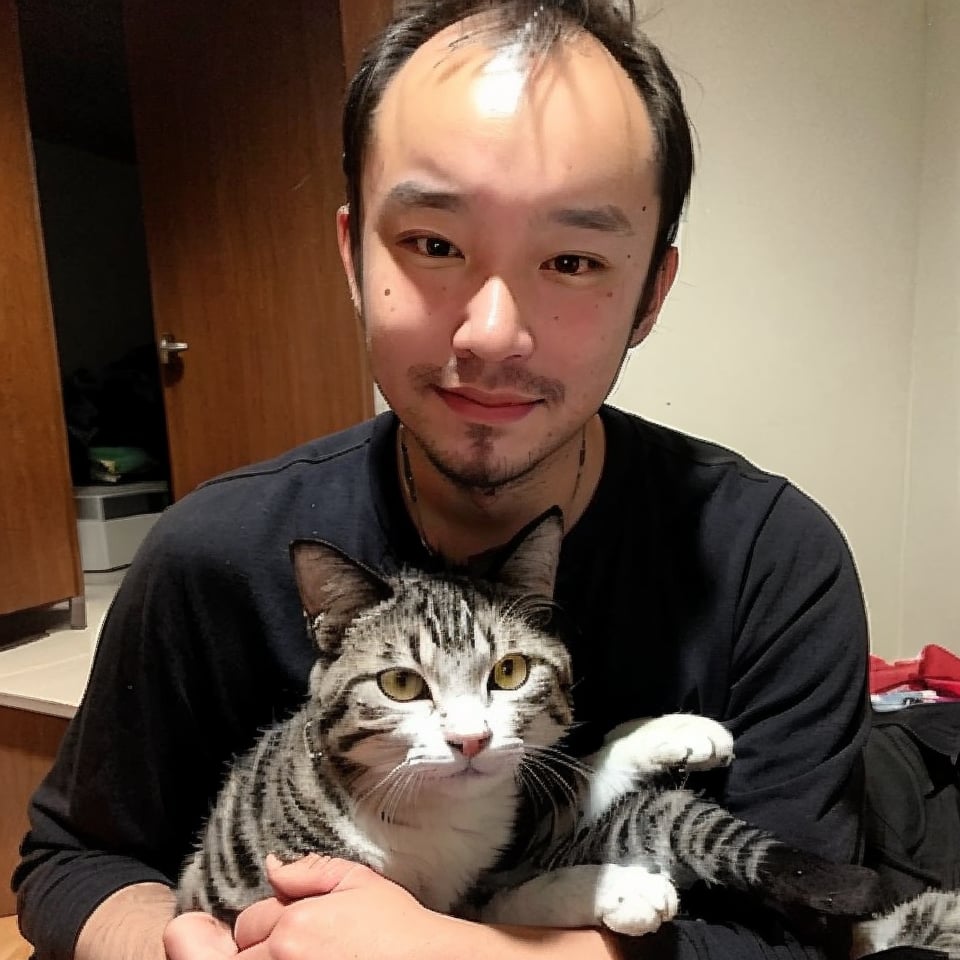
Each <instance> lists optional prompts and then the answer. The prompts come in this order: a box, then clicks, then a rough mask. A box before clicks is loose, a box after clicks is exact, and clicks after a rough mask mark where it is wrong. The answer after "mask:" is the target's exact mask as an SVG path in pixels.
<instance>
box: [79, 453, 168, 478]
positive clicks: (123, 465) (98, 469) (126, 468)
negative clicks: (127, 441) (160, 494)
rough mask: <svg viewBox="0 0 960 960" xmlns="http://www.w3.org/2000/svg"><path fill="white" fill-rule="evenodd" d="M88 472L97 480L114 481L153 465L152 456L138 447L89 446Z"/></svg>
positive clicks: (133, 474) (141, 471)
mask: <svg viewBox="0 0 960 960" xmlns="http://www.w3.org/2000/svg"><path fill="white" fill-rule="evenodd" d="M88 456H89V460H90V473H91V475H92V476H93V477H95V478H96V479H97V480H104V481H107V482H108V483H116V482H117V481H119V480H122V479H123V478H124V477H128V476H131V475H132V476H135V475H137V474H139V473H143V471H144V470H149V469H150V468H151V467H153V466H154V460H153V458H152V457H151V456H150V455H149V454H148V453H147V452H146V451H145V450H142V449H141V448H140V447H91V448H90V449H89V451H88Z"/></svg>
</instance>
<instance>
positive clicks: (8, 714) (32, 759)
mask: <svg viewBox="0 0 960 960" xmlns="http://www.w3.org/2000/svg"><path fill="white" fill-rule="evenodd" d="M66 728H67V721H66V720H65V719H63V718H62V717H50V716H47V715H46V714H42V713H32V712H30V711H28V710H14V709H11V708H10V707H0V784H2V785H3V788H2V789H0V877H2V878H3V882H2V883H0V916H4V915H7V914H11V913H14V912H15V911H16V908H17V904H16V898H15V897H14V895H13V893H12V892H11V890H10V880H9V878H10V875H11V874H12V873H13V869H14V867H15V866H16V865H17V863H19V861H20V854H19V850H20V841H21V840H22V839H23V835H24V834H25V833H26V831H27V802H28V801H29V799H30V796H31V795H32V793H33V791H34V790H36V788H37V786H38V785H39V783H40V781H41V780H42V779H43V778H44V777H45V776H46V774H47V771H48V770H49V769H50V767H51V765H52V764H53V760H54V757H56V755H57V749H58V748H59V746H60V740H61V739H62V738H63V734H64V731H65V730H66Z"/></svg>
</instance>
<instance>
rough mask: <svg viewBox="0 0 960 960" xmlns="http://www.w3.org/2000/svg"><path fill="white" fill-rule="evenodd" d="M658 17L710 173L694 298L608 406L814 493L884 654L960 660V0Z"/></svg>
mask: <svg viewBox="0 0 960 960" xmlns="http://www.w3.org/2000/svg"><path fill="white" fill-rule="evenodd" d="M658 6H659V13H657V14H656V15H654V16H652V17H651V19H650V20H649V21H648V23H647V29H648V31H649V32H650V34H651V35H652V36H653V37H654V39H656V40H657V41H658V42H659V43H660V44H661V46H662V48H663V49H664V52H665V53H666V55H667V57H668V59H669V60H670V62H671V63H672V65H673V66H674V67H675V69H676V70H677V72H678V75H679V77H680V79H681V83H682V85H683V87H684V89H685V94H686V98H687V103H688V107H689V110H690V113H691V116H692V119H693V122H694V125H695V127H696V130H697V134H698V139H699V150H698V160H699V169H698V172H697V175H696V178H695V182H694V192H693V196H692V198H691V204H690V210H689V215H688V220H687V223H686V224H685V226H684V230H683V234H682V238H681V250H682V267H681V272H680V277H679V281H678V284H677V286H676V287H675V290H674V292H673V293H672V294H671V297H670V300H669V301H668V305H667V308H666V309H665V310H664V313H663V316H662V318H661V322H660V324H659V325H658V328H657V329H656V331H655V332H654V334H653V335H652V336H651V337H650V339H649V340H648V341H647V343H646V344H644V345H643V347H641V348H640V349H639V350H637V351H634V354H633V355H632V356H631V358H630V360H629V362H628V364H627V367H626V369H625V371H624V373H623V374H622V376H621V380H620V383H619V385H618V388H617V390H616V391H615V393H614V395H613V398H612V399H613V402H615V403H617V404H618V405H620V406H623V407H626V408H628V409H632V410H636V411H638V412H640V413H642V414H644V415H646V416H648V417H650V418H651V419H654V420H659V421H662V422H666V423H669V424H672V425H675V426H678V427H679V428H681V429H684V430H687V431H689V432H692V433H695V434H699V435H702V436H707V437H710V438H712V439H715V440H718V441H720V442H721V443H725V444H727V445H728V446H731V447H734V448H736V449H738V450H740V451H741V452H743V453H744V454H746V455H747V456H748V457H750V458H751V459H753V460H754V461H756V462H757V463H759V464H760V465H761V466H764V467H766V468H768V469H771V470H774V471H777V472H781V473H784V474H786V475H787V476H789V477H791V478H792V479H793V480H794V481H795V482H796V483H798V484H799V485H800V486H801V487H802V488H804V489H805V490H807V491H808V492H809V493H810V494H812V495H813V496H814V497H815V498H816V499H817V500H819V501H820V502H821V503H822V504H823V505H824V506H825V507H826V508H827V509H828V511H829V512H830V513H831V514H832V515H833V516H834V518H835V519H836V520H837V521H838V523H839V524H840V526H841V527H842V529H843V530H844V532H845V534H846V535H847V538H848V539H849V541H850V543H851V545H852V547H853V550H854V553H855V556H856V559H857V563H858V566H859V568H860V572H861V576H862V578H863V582H864V588H865V592H866V596H867V601H868V608H869V613H870V620H871V630H872V637H873V645H874V649H875V650H876V652H877V653H879V654H881V655H883V656H886V657H892V656H912V655H913V654H915V653H916V652H917V650H918V649H919V648H920V647H921V646H922V645H923V644H924V643H929V642H939V643H943V644H945V645H947V646H952V647H953V648H954V649H960V635H958V631H957V603H958V601H957V590H956V589H955V588H954V587H953V585H952V584H953V582H954V581H956V580H957V579H958V574H960V566H958V563H957V555H958V547H957V540H958V539H960V526H958V495H960V493H958V491H960V476H958V469H960V436H958V418H960V412H958V411H960V396H958V392H957V390H958V388H957V383H958V373H960V367H958V364H960V348H958V336H960V331H958V320H957V303H958V290H960V288H958V285H957V269H956V264H957V261H958V260H960V242H958V236H957V229H958V228H957V223H958V219H957V211H958V196H960V183H958V161H957V157H958V152H957V145H958V133H957V122H956V111H957V109H958V106H957V104H958V103H960V89H958V86H957V67H956V65H955V62H956V60H957V59H960V42H958V41H960V36H958V33H957V16H958V13H960V3H957V2H956V0H933V2H930V3H929V4H927V3H925V2H924V0H780V2H776V3H771V2H770V0H660V3H659V4H658ZM928 6H929V8H930V9H929V14H930V16H929V20H930V24H929V26H928V9H927V7H928ZM951 54H952V55H951ZM948 74H950V77H949V82H950V83H952V85H953V86H952V88H951V89H950V90H948V91H944V90H941V89H940V84H941V83H945V82H946V81H947V79H948V78H947V75H948ZM928 77H929V79H930V85H931V88H932V89H930V90H928V83H927V82H928ZM925 105H926V106H927V108H928V111H927V114H926V118H927V120H926V124H925V122H924V118H925V112H924V107H925ZM948 114H949V116H948ZM951 151H952V152H951ZM918 254H919V270H918ZM915 317H916V318H917V319H916V321H915ZM908 491H909V494H908ZM908 504H909V506H908ZM921 611H922V612H921Z"/></svg>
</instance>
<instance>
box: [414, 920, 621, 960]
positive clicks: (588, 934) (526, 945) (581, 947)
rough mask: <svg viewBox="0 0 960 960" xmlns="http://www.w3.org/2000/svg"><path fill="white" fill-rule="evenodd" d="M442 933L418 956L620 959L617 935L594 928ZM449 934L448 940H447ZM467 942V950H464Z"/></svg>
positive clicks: (459, 928)
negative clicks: (441, 937)
mask: <svg viewBox="0 0 960 960" xmlns="http://www.w3.org/2000/svg"><path fill="white" fill-rule="evenodd" d="M464 923H466V922H465V921H455V924H456V925H455V926H451V927H450V928H449V931H448V933H446V934H445V942H444V943H443V944H441V943H437V944H436V947H437V949H436V950H431V951H429V953H428V954H424V952H423V951H420V950H418V954H417V955H418V957H423V956H424V955H430V956H436V957H461V956H466V955H468V954H469V956H470V957H471V958H472V960H623V956H624V955H623V953H622V952H621V951H620V949H619V947H618V945H617V943H618V938H617V937H616V936H614V935H613V934H611V933H608V932H607V931H601V930H596V929H577V930H558V929H554V928H551V927H507V926H486V925H482V924H473V923H470V924H466V926H463V925H462V924H464ZM446 937H449V940H446ZM467 944H469V947H468V949H466V950H465V949H464V948H465V946H466V945H467Z"/></svg>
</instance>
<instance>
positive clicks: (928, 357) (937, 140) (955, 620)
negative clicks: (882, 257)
mask: <svg viewBox="0 0 960 960" xmlns="http://www.w3.org/2000/svg"><path fill="white" fill-rule="evenodd" d="M927 13H928V22H929V24H930V29H928V30H927V34H926V36H927V72H926V77H927V82H926V90H925V112H924V153H923V171H922V177H921V187H920V218H919V242H918V250H919V257H918V261H917V291H916V304H917V308H916V323H915V326H914V334H913V368H912V371H911V372H912V377H911V394H910V396H911V404H910V418H909V436H908V442H909V447H908V452H909V460H908V471H907V492H906V496H907V500H906V525H905V542H904V552H903V584H904V590H903V636H904V638H905V639H906V638H911V637H916V638H928V639H930V640H936V639H939V640H940V642H943V643H945V645H946V646H948V647H951V648H952V649H954V650H958V649H960V2H957V0H929V2H928V3H927ZM950 638H952V643H951V642H950Z"/></svg>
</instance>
